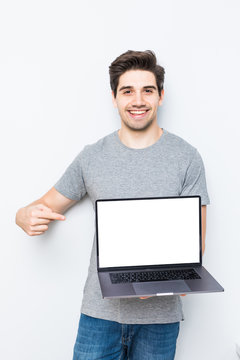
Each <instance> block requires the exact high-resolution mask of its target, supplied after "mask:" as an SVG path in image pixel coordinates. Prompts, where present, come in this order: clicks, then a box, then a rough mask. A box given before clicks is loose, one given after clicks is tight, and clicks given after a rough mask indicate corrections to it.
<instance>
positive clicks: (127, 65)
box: [109, 50, 165, 97]
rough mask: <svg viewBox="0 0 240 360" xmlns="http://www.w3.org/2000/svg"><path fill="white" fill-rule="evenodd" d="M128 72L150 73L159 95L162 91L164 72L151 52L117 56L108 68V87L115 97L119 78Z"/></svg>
mask: <svg viewBox="0 0 240 360" xmlns="http://www.w3.org/2000/svg"><path fill="white" fill-rule="evenodd" d="M128 70H147V71H151V72H152V73H153V74H154V75H155V78H156V83H157V87H158V92H159V95H160V96H161V91H162V90H163V83H164V74H165V70H164V68H163V67H162V66H160V65H158V64H157V58H156V55H155V54H154V52H153V51H151V50H145V51H133V50H128V51H127V52H125V53H123V54H122V55H120V56H118V57H117V58H116V59H115V60H114V61H113V62H112V63H111V65H110V66H109V75H110V86H111V89H112V91H113V93H114V97H116V95H117V87H118V83H119V77H120V76H121V75H122V74H123V73H125V72H126V71H128Z"/></svg>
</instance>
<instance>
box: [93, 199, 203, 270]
mask: <svg viewBox="0 0 240 360" xmlns="http://www.w3.org/2000/svg"><path fill="white" fill-rule="evenodd" d="M178 198H179V199H182V198H198V199H199V262H196V263H183V264H179V263H178V264H164V265H138V266H118V267H102V268H101V267H99V242H98V203H99V202H103V201H129V200H150V199H153V200H154V199H178ZM201 215H202V211H201V196H200V195H188V196H161V197H140V198H123V199H119V198H118V199H97V200H96V201H95V226H96V255H97V270H98V271H125V270H145V269H156V268H158V269H159V268H163V269H164V268H168V267H171V268H180V267H181V268H183V267H197V266H201V265H202V216H201Z"/></svg>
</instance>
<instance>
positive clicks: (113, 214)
mask: <svg viewBox="0 0 240 360" xmlns="http://www.w3.org/2000/svg"><path fill="white" fill-rule="evenodd" d="M97 207H98V244H99V267H100V268H103V267H117V266H138V265H160V264H163V265H164V264H178V263H195V262H199V250H200V249H199V199H198V198H181V197H180V198H170V199H151V200H150V199H144V200H123V201H118V200H115V201H100V202H98V203H97Z"/></svg>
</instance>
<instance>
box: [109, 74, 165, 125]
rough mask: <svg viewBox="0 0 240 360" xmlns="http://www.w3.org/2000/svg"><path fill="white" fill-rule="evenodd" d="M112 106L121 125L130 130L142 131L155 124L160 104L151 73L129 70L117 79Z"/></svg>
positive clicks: (160, 99) (161, 98) (160, 100)
mask: <svg viewBox="0 0 240 360" xmlns="http://www.w3.org/2000/svg"><path fill="white" fill-rule="evenodd" d="M112 96H113V104H114V106H115V107H117V108H118V112H119V115H120V117H121V120H122V125H125V126H126V127H128V128H129V129H131V130H135V131H142V130H145V129H147V128H149V127H150V126H151V124H153V123H154V122H157V109H158V106H160V105H161V104H162V100H163V91H162V96H161V97H160V95H159V93H158V89H157V84H156V79H155V76H154V74H153V73H152V72H150V71H145V70H129V71H126V72H125V73H124V74H122V75H121V76H120V78H119V84H118V88H117V95H116V98H114V95H113V93H112Z"/></svg>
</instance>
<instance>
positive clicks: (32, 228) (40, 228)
mask: <svg viewBox="0 0 240 360" xmlns="http://www.w3.org/2000/svg"><path fill="white" fill-rule="evenodd" d="M47 229H48V226H47V225H34V226H30V231H33V232H39V231H41V232H43V231H46V230H47Z"/></svg>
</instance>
